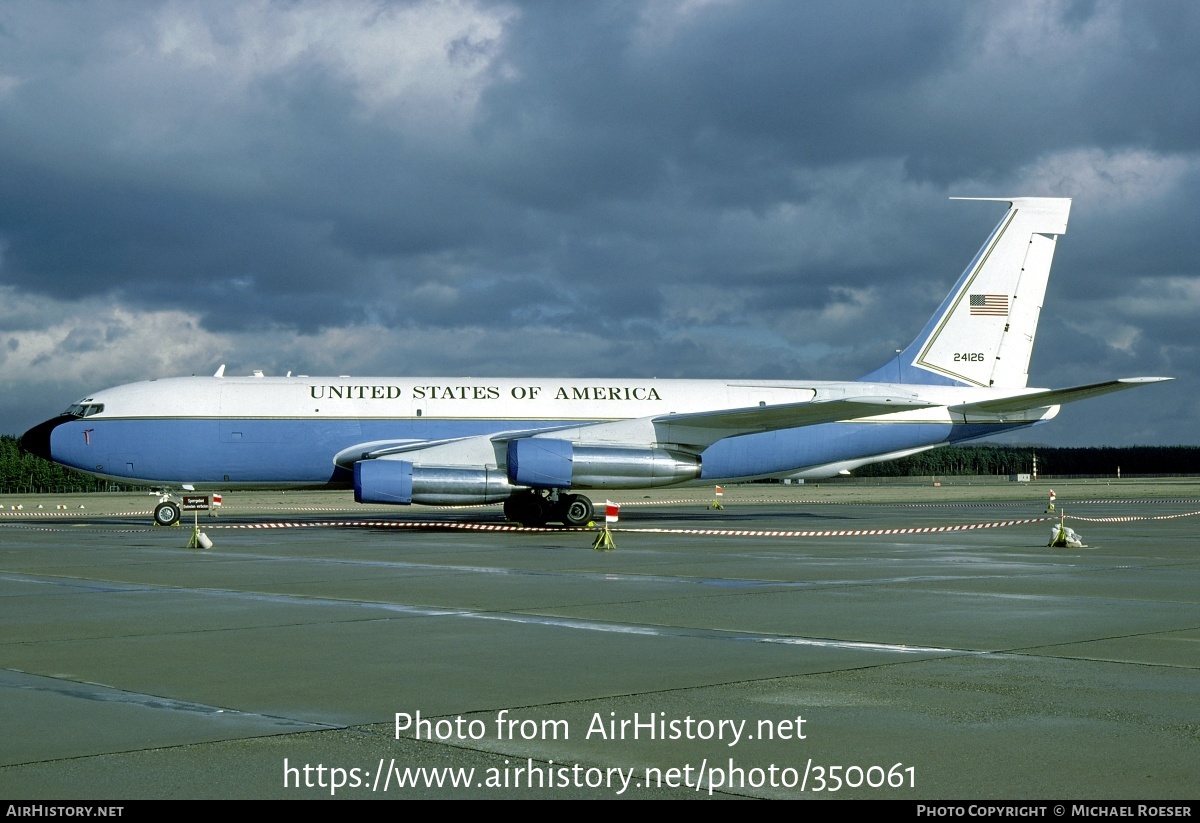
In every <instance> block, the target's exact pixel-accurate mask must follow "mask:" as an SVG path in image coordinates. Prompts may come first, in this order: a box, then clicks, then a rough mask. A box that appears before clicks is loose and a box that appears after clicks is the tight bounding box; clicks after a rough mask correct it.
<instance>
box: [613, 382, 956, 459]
mask: <svg viewBox="0 0 1200 823" xmlns="http://www.w3.org/2000/svg"><path fill="white" fill-rule="evenodd" d="M936 405H937V404H936V403H930V402H928V401H925V400H921V399H919V398H918V397H916V396H915V395H909V394H897V395H870V396H859V397H851V398H842V399H836V400H815V401H809V402H805V403H783V404H780V405H772V406H752V407H749V408H742V409H724V410H721V411H706V412H690V413H687V414H669V415H659V416H657V417H655V418H653V419H652V422H653V423H654V424H655V427H656V428H660V429H661V428H664V427H665V428H666V429H667V430H668V431H669V435H668V438H667V439H669V440H670V441H672V442H675V443H680V444H684V443H686V444H691V445H694V446H698V447H701V448H703V447H707V446H711V445H712V444H713V443H715V442H717V441H718V440H721V439H723V438H726V437H731V436H734V435H739V434H757V433H759V432H766V431H775V430H778V429H795V428H800V427H802V426H815V425H817V424H818V423H834V422H837V421H839V420H857V419H859V418H862V417H874V416H876V415H880V414H890V413H892V412H900V411H908V410H910V409H925V408H930V407H932V406H936ZM601 425H604V424H601Z"/></svg>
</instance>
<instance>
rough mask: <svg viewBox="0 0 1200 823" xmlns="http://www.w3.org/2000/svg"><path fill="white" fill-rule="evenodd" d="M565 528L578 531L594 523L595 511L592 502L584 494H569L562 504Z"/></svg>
mask: <svg viewBox="0 0 1200 823" xmlns="http://www.w3.org/2000/svg"><path fill="white" fill-rule="evenodd" d="M560 506H561V514H562V517H561V519H562V522H563V525H564V526H569V527H570V528H573V529H578V528H580V527H582V526H586V525H587V524H588V523H591V522H592V517H593V515H594V514H595V510H594V509H593V507H592V501H591V500H589V499H588V498H586V497H584V496H583V495H582V494H568V495H566V496H565V497H564V498H563V499H562V501H561V502H560Z"/></svg>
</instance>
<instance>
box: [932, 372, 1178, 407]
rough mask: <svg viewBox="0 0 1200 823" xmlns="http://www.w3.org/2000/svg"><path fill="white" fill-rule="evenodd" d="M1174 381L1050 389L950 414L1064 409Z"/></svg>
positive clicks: (1136, 379) (1147, 379) (1159, 379)
mask: <svg viewBox="0 0 1200 823" xmlns="http://www.w3.org/2000/svg"><path fill="white" fill-rule="evenodd" d="M1173 379H1174V378H1171V377H1124V378H1121V379H1120V380H1109V381H1108V382H1106V383H1092V384H1090V385H1087V386H1075V387H1074V388H1070V389H1048V390H1046V391H1039V392H1033V393H1031V394H1021V395H1017V396H1016V397H1005V398H1001V399H999V400H982V401H980V402H978V403H963V404H962V405H959V406H951V407H950V411H952V412H958V413H961V414H1012V413H1014V412H1022V411H1030V410H1032V409H1044V408H1047V407H1049V406H1061V405H1062V404H1063V403H1074V402H1075V401H1076V400H1086V399H1087V398H1089V397H1099V396H1100V395H1102V394H1111V393H1112V392H1115V391H1124V390H1125V389H1134V388H1137V387H1138V386H1146V385H1149V384H1151V383H1162V382H1163V381H1166V380H1173Z"/></svg>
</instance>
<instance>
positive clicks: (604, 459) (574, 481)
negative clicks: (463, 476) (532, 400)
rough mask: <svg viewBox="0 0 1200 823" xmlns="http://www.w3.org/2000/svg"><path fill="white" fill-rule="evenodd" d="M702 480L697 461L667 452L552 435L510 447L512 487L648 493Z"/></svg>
mask: <svg viewBox="0 0 1200 823" xmlns="http://www.w3.org/2000/svg"><path fill="white" fill-rule="evenodd" d="M699 476H700V458H699V457H697V456H696V455H694V454H686V453H683V452H675V451H670V450H668V449H654V448H630V447H610V446H580V445H577V444H575V443H572V442H570V441H569V440H555V439H553V438H548V437H527V438H523V439H520V440H512V441H509V444H508V480H509V482H511V483H512V484H513V485H514V486H532V487H534V488H540V489H569V488H575V489H649V488H653V487H655V486H670V485H673V484H675V483H683V482H685V481H688V480H695V479H696V478H698V477H699Z"/></svg>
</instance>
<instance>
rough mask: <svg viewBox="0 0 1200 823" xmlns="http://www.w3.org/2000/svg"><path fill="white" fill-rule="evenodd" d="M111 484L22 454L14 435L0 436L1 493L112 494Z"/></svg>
mask: <svg viewBox="0 0 1200 823" xmlns="http://www.w3.org/2000/svg"><path fill="white" fill-rule="evenodd" d="M109 490H110V484H109V482H108V481H107V480H101V479H100V478H98V477H92V476H91V475H90V474H84V473H83V472H77V471H75V470H74V469H68V468H67V467H66V466H60V465H58V464H57V463H51V462H50V461H49V460H43V459H42V458H40V457H37V456H35V455H32V454H27V453H25V452H22V451H21V448H20V442H19V441H18V439H17V438H16V437H14V436H13V435H10V434H5V435H0V493H2V494H36V493H46V492H56V493H60V494H67V493H73V492H102V491H109Z"/></svg>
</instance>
